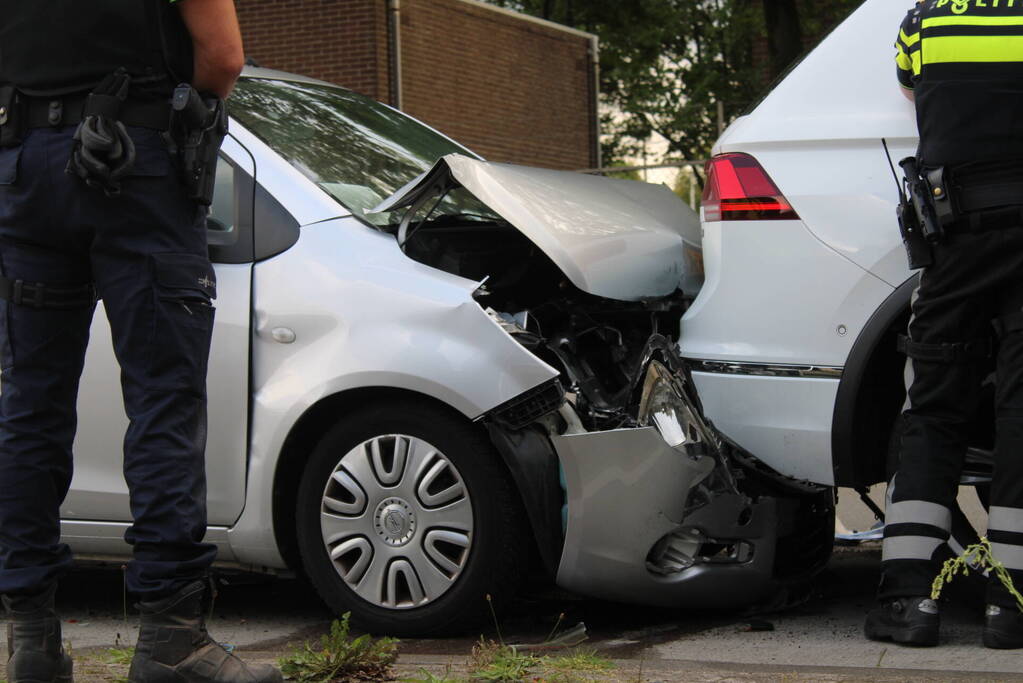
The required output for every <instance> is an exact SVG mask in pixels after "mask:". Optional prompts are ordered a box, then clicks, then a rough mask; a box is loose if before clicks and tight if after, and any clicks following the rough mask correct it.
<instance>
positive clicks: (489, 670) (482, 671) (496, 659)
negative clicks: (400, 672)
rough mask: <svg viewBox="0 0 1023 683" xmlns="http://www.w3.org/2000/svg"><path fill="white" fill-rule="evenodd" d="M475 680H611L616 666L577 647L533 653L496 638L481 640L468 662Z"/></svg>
mask: <svg viewBox="0 0 1023 683" xmlns="http://www.w3.org/2000/svg"><path fill="white" fill-rule="evenodd" d="M466 669H467V670H468V678H469V680H472V681H522V680H533V681H547V682H551V683H569V682H570V683H576V682H578V681H591V680H601V679H607V677H608V676H609V674H610V673H611V672H612V671H613V670H614V669H615V665H614V662H612V661H611V660H610V659H605V658H603V657H600V656H598V655H597V654H596V653H595V652H593V651H590V650H576V651H572V652H568V653H565V654H561V655H557V656H554V655H543V656H537V655H530V654H526V653H523V652H517V651H516V650H515V648H514V647H509V646H506V645H501V644H499V643H495V642H494V641H492V640H484V639H482V638H481V639H480V640H479V642H478V643H476V645H474V646H473V648H472V654H470V655H469V659H468V661H467V662H466ZM416 681H417V683H439V682H440V681H443V683H450V679H447V680H444V679H425V678H419V679H416Z"/></svg>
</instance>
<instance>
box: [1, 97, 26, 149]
mask: <svg viewBox="0 0 1023 683" xmlns="http://www.w3.org/2000/svg"><path fill="white" fill-rule="evenodd" d="M24 137H25V117H24V98H23V97H22V96H21V94H20V93H19V92H18V90H17V88H15V87H14V86H13V85H0V147H17V146H18V145H20V144H21V141H22V139H23V138H24Z"/></svg>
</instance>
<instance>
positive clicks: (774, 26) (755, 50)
mask: <svg viewBox="0 0 1023 683" xmlns="http://www.w3.org/2000/svg"><path fill="white" fill-rule="evenodd" d="M491 1H492V2H494V3H495V4H499V5H503V6H506V7H511V8H513V9H517V10H520V11H523V12H527V13H529V14H533V15H536V16H540V17H543V18H545V19H550V20H552V21H557V22H559V23H563V24H567V25H570V26H574V27H576V28H581V29H583V30H586V31H590V32H592V33H595V34H597V35H598V36H600V42H601V59H600V67H601V79H600V90H601V95H602V98H603V104H604V105H605V106H604V108H603V109H604V114H603V116H602V131H603V133H604V160H605V162H612V161H615V160H621V159H623V158H624V157H627V156H635V155H636V154H637V153H638V152H639V150H640V149H641V148H642V145H643V143H644V141H645V140H648V139H649V138H650V137H651V136H652V135H653V136H656V137H660V138H662V139H663V140H664V141H665V142H666V143H667V149H666V152H665V154H664V156H666V157H671V158H684V159H694V160H699V159H703V158H706V156H707V154H708V153H709V151H710V147H711V145H712V144H713V141H714V140H715V139H716V138H717V136H718V113H719V107H720V108H721V110H722V111H723V114H724V118H725V119H726V121H727V120H730V119H732V118H734V117H736V116H738V115H740V114H741V113H743V112H744V111H745V110H746V109H747V108H748V107H749V106H750V105H751V104H752V103H754V102H755V101H756V100H757V98H758V96H759V95H760V93H761V92H762V91H763V90H764V89H765V88H766V87H768V86H769V84H770V83H771V82H772V81H773V80H774V77H775V76H777V75H778V74H780V73H781V72H782V71H784V69H786V68H787V67H788V66H789V65H790V64H791V63H792V62H793V61H794V60H795V59H797V58H798V56H799V55H800V54H801V53H802V52H803V50H804V47H805V43H807V42H812V41H815V40H816V39H819V38H820V36H821V34H822V33H824V32H825V31H826V30H827V29H828V28H830V27H831V26H833V25H834V24H836V23H837V22H838V21H840V20H841V19H842V18H844V17H845V16H846V15H847V14H848V12H849V11H850V10H852V9H853V8H855V7H856V6H857V5H858V4H859V3H860V2H861V1H862V0H830V1H829V2H820V0H629V2H622V0H491ZM758 56H760V57H764V58H765V59H758ZM719 103H720V104H719Z"/></svg>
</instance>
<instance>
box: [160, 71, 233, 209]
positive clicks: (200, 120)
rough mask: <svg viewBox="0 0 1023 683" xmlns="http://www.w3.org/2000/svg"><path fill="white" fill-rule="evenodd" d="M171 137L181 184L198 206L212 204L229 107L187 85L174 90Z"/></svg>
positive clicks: (184, 84) (216, 98)
mask: <svg viewBox="0 0 1023 683" xmlns="http://www.w3.org/2000/svg"><path fill="white" fill-rule="evenodd" d="M171 109H172V114H171V129H170V135H171V139H172V141H173V142H174V145H175V147H176V151H177V155H178V163H179V168H180V170H181V177H182V181H183V182H184V184H185V187H186V188H187V189H188V194H189V197H191V198H192V199H194V200H195V201H196V202H198V203H199V204H202V205H204V206H209V205H210V204H211V203H212V202H213V186H214V181H215V180H216V177H217V153H218V152H219V151H220V145H221V143H223V141H224V136H226V135H227V108H226V107H225V106H224V100H222V99H220V98H219V97H203V96H202V95H200V94H199V92H198V91H197V90H196V89H195V88H193V87H192V86H191V85H188V84H187V83H183V84H181V85H179V86H178V87H177V88H175V89H174V96H173V98H172V99H171Z"/></svg>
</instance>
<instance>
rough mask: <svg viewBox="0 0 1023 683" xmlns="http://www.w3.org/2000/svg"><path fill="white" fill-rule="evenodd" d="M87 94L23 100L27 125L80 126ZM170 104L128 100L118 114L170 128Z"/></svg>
mask: <svg viewBox="0 0 1023 683" xmlns="http://www.w3.org/2000/svg"><path fill="white" fill-rule="evenodd" d="M87 97H88V95H87V94H85V95H65V96H64V97H55V98H45V97H33V98H30V99H28V100H27V101H26V102H25V103H24V108H23V110H22V112H23V115H24V116H25V126H24V127H25V128H54V127H59V126H77V125H78V124H79V123H81V122H82V112H83V110H84V109H85V100H86V98H87ZM170 114H171V107H170V104H169V103H167V102H160V101H155V102H132V101H130V100H129V101H128V102H125V103H124V104H123V105H122V107H121V113H120V115H119V116H118V117H117V118H118V120H120V121H121V122H122V123H123V124H124V125H126V126H136V127H139V128H152V129H154V130H167V129H168V128H169V127H170Z"/></svg>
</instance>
